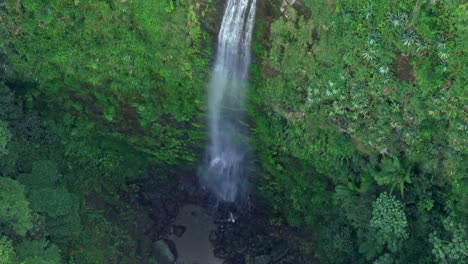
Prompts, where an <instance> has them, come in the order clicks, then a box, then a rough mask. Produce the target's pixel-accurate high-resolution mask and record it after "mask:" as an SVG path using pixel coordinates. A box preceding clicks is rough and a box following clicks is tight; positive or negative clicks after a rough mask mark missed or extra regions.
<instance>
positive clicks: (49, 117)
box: [0, 0, 468, 264]
mask: <svg viewBox="0 0 468 264" xmlns="http://www.w3.org/2000/svg"><path fill="white" fill-rule="evenodd" d="M220 3H221V1H201V0H196V1H189V0H177V1H170V0H168V1H166V0H164V1H149V0H145V1H136V0H128V1H127V0H122V1H97V0H75V1H60V0H50V1H26V0H6V1H2V2H1V3H0V264H10V263H11V264H13V263H14V264H16V263H22V264H26V263H27V264H42V263H47V264H52V263H54V264H55V263H70V264H85V263H97V264H100V263H151V260H149V259H147V256H145V254H146V253H145V252H137V250H136V248H137V246H136V245H137V244H138V243H139V242H137V238H136V237H135V236H134V234H131V232H129V231H128V230H127V228H126V226H125V221H131V219H133V218H131V217H129V215H133V216H134V217H135V218H136V217H138V212H137V209H135V208H129V204H128V201H123V200H122V199H120V195H121V194H122V193H125V192H126V191H127V190H128V189H129V188H130V187H129V185H128V182H129V181H130V180H134V179H142V178H144V177H148V175H157V176H159V177H160V179H158V180H160V181H164V177H166V176H167V175H170V173H172V172H177V171H184V170H187V169H188V170H193V171H195V170H196V168H197V160H198V159H199V158H200V155H201V154H200V153H202V150H203V147H204V141H205V135H204V134H205V133H204V131H205V129H204V125H203V123H204V118H205V117H204V111H205V103H204V102H205V89H206V84H207V79H208V73H209V71H210V67H209V61H210V59H211V57H212V53H213V52H212V50H211V46H212V42H213V39H214V37H215V32H214V29H215V28H216V25H215V23H216V19H217V18H218V17H219V14H218V13H219V9H218V8H219V5H220ZM272 5H273V4H272ZM265 6H268V4H265V5H264V6H262V7H263V8H265ZM467 12H468V4H466V3H465V2H464V1H461V0H446V1H439V0H431V1H422V0H417V1H409V0H403V1H397V0H390V1H370V0H369V1H367V0H366V1H360V0H346V1H335V0H329V1H319V0H304V1H298V3H297V4H296V5H295V6H294V8H293V7H290V6H287V7H286V9H285V12H284V13H282V14H280V15H278V16H275V17H267V16H264V17H262V16H260V17H258V23H257V29H256V37H255V43H254V53H255V54H254V64H253V65H252V77H251V79H252V82H251V86H250V94H249V107H248V111H249V115H250V117H251V124H252V131H251V135H252V138H251V142H252V145H253V149H254V153H255V161H254V162H253V163H254V166H253V168H254V170H253V173H252V182H255V183H256V184H257V186H256V187H257V189H258V190H259V192H260V193H261V194H262V195H263V196H264V197H265V198H266V199H267V200H268V201H269V202H270V203H271V205H272V206H273V208H274V209H275V212H274V215H275V218H272V219H271V221H272V223H275V224H278V225H290V226H294V227H299V228H304V229H311V230H312V231H313V233H314V237H313V238H312V237H308V238H302V240H303V244H304V248H305V249H308V250H312V251H313V252H314V254H315V255H316V256H318V258H319V259H320V261H321V263H467V262H468V248H467V247H468V236H467V233H466V225H467V223H466V219H468V204H467V201H468V198H467V197H468V196H467V195H468V185H467V183H468V182H467V181H468V179H467V175H468V168H467V164H468V163H467V143H468V141H467V137H466V132H467V123H468V119H467V115H466V112H467V111H466V110H467V109H466V107H467V105H466V103H467V102H466V99H467V89H466V88H467V77H468V68H467V67H468V57H467V47H468V41H467V40H468V26H467V23H468V16H467ZM259 13H260V14H263V13H268V12H259ZM272 13H275V14H276V13H278V14H279V12H278V11H275V12H272ZM149 171H151V174H149V173H148V172H149ZM93 195H97V196H99V197H101V198H102V199H103V200H105V203H106V206H109V207H112V208H113V209H115V208H116V211H118V212H119V213H118V214H116V215H113V216H112V217H111V216H109V215H108V214H106V212H105V210H102V208H96V207H95V206H94V205H93V202H90V200H92V199H90V198H89V197H93ZM122 212H125V213H122ZM272 215H273V214H272ZM129 219H130V220H129Z"/></svg>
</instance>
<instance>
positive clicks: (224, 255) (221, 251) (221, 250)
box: [213, 247, 229, 259]
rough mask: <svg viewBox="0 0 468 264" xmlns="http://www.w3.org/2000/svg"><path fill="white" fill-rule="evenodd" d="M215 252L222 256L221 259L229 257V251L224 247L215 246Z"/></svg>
mask: <svg viewBox="0 0 468 264" xmlns="http://www.w3.org/2000/svg"><path fill="white" fill-rule="evenodd" d="M213 253H214V256H215V257H217V258H220V259H225V258H227V257H229V253H228V252H227V251H226V249H225V248H223V247H217V248H215V250H214V252H213Z"/></svg>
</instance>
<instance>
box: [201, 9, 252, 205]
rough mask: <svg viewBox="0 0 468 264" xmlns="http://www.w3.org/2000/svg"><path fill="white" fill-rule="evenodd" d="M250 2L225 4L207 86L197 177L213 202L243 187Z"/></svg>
mask: <svg viewBox="0 0 468 264" xmlns="http://www.w3.org/2000/svg"><path fill="white" fill-rule="evenodd" d="M255 8H256V0H228V2H227V5H226V10H225V12H224V16H223V21H222V24H221V29H220V32H219V36H218V46H217V54H216V60H215V64H214V68H213V72H212V76H211V80H210V83H209V86H208V104H209V105H208V118H209V124H208V125H209V136H210V141H209V145H208V146H207V150H206V160H205V164H204V165H203V166H202V167H203V168H202V171H201V173H200V178H201V182H202V184H203V185H204V186H205V187H206V188H208V189H209V190H211V191H212V192H213V193H215V194H216V195H217V196H218V198H219V199H221V200H224V201H228V202H234V201H236V200H237V199H239V198H241V197H239V196H241V195H242V194H243V193H244V192H245V191H246V189H247V187H246V185H247V183H246V181H247V179H246V155H247V142H246V141H247V131H246V128H245V122H244V121H245V113H244V105H245V93H246V88H247V81H248V72H249V65H250V60H251V58H250V57H251V55H250V46H251V43H252V31H253V27H254V23H255Z"/></svg>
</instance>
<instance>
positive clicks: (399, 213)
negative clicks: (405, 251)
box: [370, 192, 408, 253]
mask: <svg viewBox="0 0 468 264" xmlns="http://www.w3.org/2000/svg"><path fill="white" fill-rule="evenodd" d="M370 227H371V232H372V233H373V236H374V237H375V238H376V240H375V241H376V242H377V243H379V244H381V245H386V246H387V248H388V249H389V250H390V251H391V252H393V253H396V252H397V251H398V250H399V249H400V248H401V243H402V241H403V240H405V239H407V238H408V230H407V229H408V222H407V220H406V215H405V213H404V212H403V205H402V204H401V202H400V201H398V200H397V199H396V198H395V197H394V196H392V195H388V194H387V193H386V192H384V193H382V194H380V196H379V197H378V198H377V200H375V202H374V204H373V210H372V219H371V221H370Z"/></svg>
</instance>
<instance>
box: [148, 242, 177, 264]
mask: <svg viewBox="0 0 468 264" xmlns="http://www.w3.org/2000/svg"><path fill="white" fill-rule="evenodd" d="M153 252H154V255H155V257H156V259H157V260H158V263H159V264H174V263H175V261H176V258H177V253H176V252H175V251H174V249H173V248H172V247H171V246H170V245H169V243H168V241H166V240H158V241H156V242H154V243H153Z"/></svg>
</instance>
